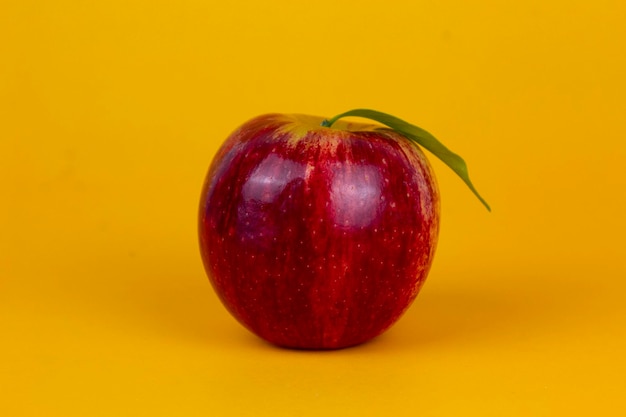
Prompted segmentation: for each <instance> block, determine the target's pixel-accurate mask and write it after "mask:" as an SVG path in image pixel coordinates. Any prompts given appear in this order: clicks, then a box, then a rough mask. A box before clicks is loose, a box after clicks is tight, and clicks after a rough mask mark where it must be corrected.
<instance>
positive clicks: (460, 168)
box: [322, 109, 491, 211]
mask: <svg viewBox="0 0 626 417" xmlns="http://www.w3.org/2000/svg"><path fill="white" fill-rule="evenodd" d="M347 116H354V117H363V118H366V119H370V120H374V121H376V122H379V123H382V124H383V125H385V126H387V127H389V128H391V129H392V130H395V131H396V132H398V133H400V134H401V135H403V136H405V137H406V138H407V139H409V140H411V141H412V142H414V143H415V144H417V145H419V146H423V147H424V148H426V149H428V151H429V152H431V153H432V154H433V155H435V156H436V157H437V158H439V159H440V160H441V161H442V162H443V163H444V164H446V165H447V166H448V167H449V168H451V169H452V170H453V171H454V172H455V173H456V174H457V175H458V176H459V177H460V178H461V179H462V180H463V182H465V184H466V185H467V186H468V187H469V189H470V190H471V191H472V192H473V193H474V195H475V196H476V197H477V198H478V200H480V202H481V203H483V205H484V206H485V207H486V208H487V210H488V211H491V208H490V207H489V204H487V202H486V201H485V199H484V198H482V197H481V196H480V194H478V191H477V190H476V188H474V184H472V182H471V181H470V178H469V173H468V172H467V164H466V163H465V161H464V160H463V158H461V157H460V156H459V155H457V154H455V153H454V152H452V151H451V150H450V149H448V148H447V147H446V146H445V145H444V144H443V143H441V142H439V140H437V139H436V138H435V137H434V136H433V135H431V134H430V133H428V132H427V131H425V130H424V129H422V128H421V127H418V126H415V125H412V124H410V123H408V122H405V121H404V120H402V119H399V118H397V117H395V116H392V115H390V114H386V113H382V112H379V111H376V110H370V109H355V110H350V111H347V112H345V113H341V114H338V115H337V116H335V117H333V118H332V119H330V120H329V119H324V121H322V126H323V127H331V126H332V125H333V123H335V122H336V121H337V120H339V119H341V118H342V117H347Z"/></svg>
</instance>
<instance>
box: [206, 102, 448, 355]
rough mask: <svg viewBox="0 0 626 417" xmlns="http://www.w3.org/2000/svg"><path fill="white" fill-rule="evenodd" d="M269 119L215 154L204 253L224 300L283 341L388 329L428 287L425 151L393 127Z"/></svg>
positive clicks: (434, 221) (330, 341)
mask: <svg viewBox="0 0 626 417" xmlns="http://www.w3.org/2000/svg"><path fill="white" fill-rule="evenodd" d="M284 124H285V122H284V121H282V120H281V119H280V118H277V117H275V116H273V115H268V116H262V117H260V118H257V119H254V120H253V121H251V122H249V123H247V124H246V125H244V126H243V127H242V128H240V129H239V130H237V131H236V132H235V133H233V135H231V137H230V138H229V139H228V140H227V141H226V142H225V144H224V145H223V147H222V148H221V149H220V151H219V152H218V154H217V156H216V157H215V159H214V161H213V163H212V165H211V168H210V170H209V173H208V175H207V178H206V182H205V185H204V189H203V192H202V201H201V207H200V222H199V228H200V230H199V234H200V244H201V253H202V258H203V261H204V264H205V267H206V270H207V273H208V275H209V277H210V280H211V282H212V284H213V286H214V288H215V290H216V292H217V294H218V295H219V296H220V298H221V300H222V302H223V303H224V305H225V306H226V307H227V308H228V309H229V311H230V312H231V313H232V314H233V315H234V317H236V318H237V319H238V320H239V321H240V322H241V323H242V324H243V325H245V326H246V327H247V328H248V329H250V330H251V331H253V332H254V333H256V334H257V335H259V336H260V337H262V338H264V339H266V340H267V341H269V342H272V343H274V344H277V345H281V346H285V347H292V348H307V349H333V348H341V347H347V346H352V345H356V344H359V343H362V342H365V341H367V340H369V339H371V338H373V337H375V336H377V335H379V334H380V333H382V332H383V331H385V330H386V329H387V328H389V326H391V325H392V324H393V323H394V322H395V321H396V320H397V319H398V318H399V317H400V315H401V314H402V313H403V312H404V311H405V310H406V308H407V307H408V306H409V305H410V304H411V302H412V301H413V299H414V298H415V296H416V295H417V293H418V291H419V289H420V287H421V285H422V284H423V282H424V280H425V278H426V275H427V273H428V270H429V268H430V265H431V261H432V258H433V255H434V250H435V246H436V240H437V234H438V228H439V196H438V191H437V188H436V184H435V180H434V177H433V174H432V171H431V169H430V167H429V164H428V162H427V161H426V159H425V157H424V155H423V153H422V152H421V151H420V150H419V149H418V148H417V147H416V146H414V145H412V144H410V143H409V142H408V141H407V140H405V139H404V138H402V137H401V136H400V135H399V134H397V133H395V132H392V131H363V132H348V131H340V130H334V129H330V128H323V129H312V130H310V131H308V132H307V133H306V134H304V135H303V137H297V135H296V134H295V133H291V132H289V130H288V129H284Z"/></svg>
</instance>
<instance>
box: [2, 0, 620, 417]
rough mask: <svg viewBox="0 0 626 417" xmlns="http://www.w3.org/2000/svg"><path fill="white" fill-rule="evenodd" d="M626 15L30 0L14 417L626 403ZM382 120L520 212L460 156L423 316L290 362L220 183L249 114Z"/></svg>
mask: <svg viewBox="0 0 626 417" xmlns="http://www.w3.org/2000/svg"><path fill="white" fill-rule="evenodd" d="M624 22H626V3H625V2H623V1H621V0H613V1H611V0H594V1H583V0H576V1H566V0H558V1H556V0H555V1H542V0H531V1H520V2H515V1H505V0H502V1H495V0H492V1H474V2H470V1H460V0H458V1H452V0H444V1H441V0H429V1H426V0H410V1H409V0H407V1H397V0H390V1H385V2H374V1H363V0H359V1H357V0H351V1H341V0H333V1H330V0H321V1H315V2H298V1H295V2H294V1H280V2H279V1H276V2H272V1H267V2H265V1H237V0H233V1H228V2H219V3H218V2H213V1H212V0H205V1H197V0H181V1H147V0H145V1H141V0H125V1H121V0H114V1H93V2H92V1H78V0H76V1H67V0H63V1H39V2H37V1H25V0H3V1H2V2H1V3H0V170H1V171H0V198H1V200H0V201H1V204H0V215H1V217H0V415H2V416H7V417H9V416H10V417H13V416H30V415H32V416H143V415H146V416H173V415H180V416H221V415H224V416H227V415H233V416H309V415H311V416H327V415H334V414H336V415H354V416H394V415H397V416H467V415H476V416H513V415H520V416H522V415H523V416H553V415H585V416H586V415H603V416H608V415H624V413H625V412H626V400H625V399H624V393H625V392H626V382H625V378H626V377H625V376H624V375H625V373H626V359H624V353H625V352H626V325H625V319H626V307H625V303H624V301H625V300H624V293H625V291H626V262H625V260H624V258H625V256H624V246H625V245H624V236H625V233H626V221H625V216H624V212H625V210H626V198H625V195H624V192H625V190H626V174H625V172H624V161H625V158H626V123H625V120H624V119H625V117H624V116H625V115H626V77H625V75H624V74H626V53H625V52H626V51H625V50H626V48H625V42H626V26H625V24H624ZM356 107H369V108H374V109H378V110H381V111H385V112H389V113H392V114H395V115H397V116H399V117H402V118H404V119H407V120H409V121H412V122H414V123H416V124H418V125H420V126H422V127H424V128H426V129H428V130H430V131H431V132H432V133H434V134H435V135H436V136H438V137H439V138H440V139H441V140H442V141H443V142H444V143H445V144H447V145H448V146H449V147H450V148H451V149H453V150H455V151H457V152H458V153H459V154H461V155H462V156H463V157H464V158H465V159H466V160H467V162H468V164H469V168H470V173H471V176H472V178H473V180H474V182H475V184H476V186H477V188H478V190H479V191H480V192H481V193H482V194H483V195H484V196H485V198H486V199H487V200H488V202H489V203H490V204H491V205H492V207H493V213H491V214H489V213H487V212H486V210H484V208H483V207H482V206H481V205H480V203H479V202H478V201H477V200H476V199H475V198H474V197H473V196H472V195H471V193H470V192H469V191H468V190H467V189H466V187H465V186H464V185H463V184H462V182H461V181H460V180H459V179H458V178H457V177H456V176H454V174H453V173H452V172H451V171H449V170H448V169H447V168H446V167H445V166H443V165H442V164H441V163H439V162H437V161H433V165H434V168H435V170H436V172H437V174H438V180H439V185H440V188H441V191H442V199H443V213H442V216H443V217H442V230H441V235H440V244H439V247H438V253H437V256H436V259H435V265H434V267H433V269H432V272H431V274H430V277H429V280H428V282H427V284H426V286H425V287H424V289H423V291H422V293H421V294H420V296H419V297H418V299H417V301H416V303H415V304H414V305H413V307H412V308H411V309H410V310H409V312H408V313H407V314H406V315H405V316H404V317H403V319H402V320H401V321H400V322H399V323H398V324H397V325H396V326H395V327H394V328H393V329H392V330H391V331H389V332H388V333H387V334H385V335H384V336H382V337H380V338H378V339H377V340H375V341H373V342H372V343H369V344H366V345H363V346H360V347H356V348H353V349H347V350H342V351H336V352H324V353H320V352H318V353H315V352H295V351H288V350H282V349H277V348H274V347H272V346H269V345H267V344H265V343H263V342H261V341H259V340H258V339H256V338H255V337H254V336H252V335H250V334H249V333H247V332H246V331H245V330H244V329H243V328H241V327H240V326H239V325H238V324H237V323H236V322H235V321H234V320H233V319H232V318H230V316H229V315H228V314H227V313H226V312H225V310H224V309H223V307H222V306H221V304H220V303H219V301H218V299H217V297H216V296H215V295H214V293H213V291H212V289H211V287H210V285H209V282H208V280H207V279H206V276H205V273H204V271H203V268H202V265H201V262H200V257H199V253H198V248H197V240H196V210H197V204H198V199H199V192H200V187H201V184H202V181H203V178H204V175H205V172H206V169H207V167H208V164H209V162H210V160H211V158H212V156H213V154H214V152H215V151H216V149H217V147H218V146H219V144H220V143H221V141H222V140H223V139H224V138H225V137H226V136H227V135H228V134H229V133H230V132H231V131H232V130H233V129H234V128H235V127H237V126H238V125H239V124H241V123H242V122H244V121H246V120H247V119H249V118H251V117H253V116H256V115H258V114H262V113H266V112H286V113H294V112H297V113H305V114H314V115H322V116H332V115H334V114H337V113H340V112H342V111H345V110H348V109H351V108H356ZM432 160H433V158H431V161H432Z"/></svg>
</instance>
